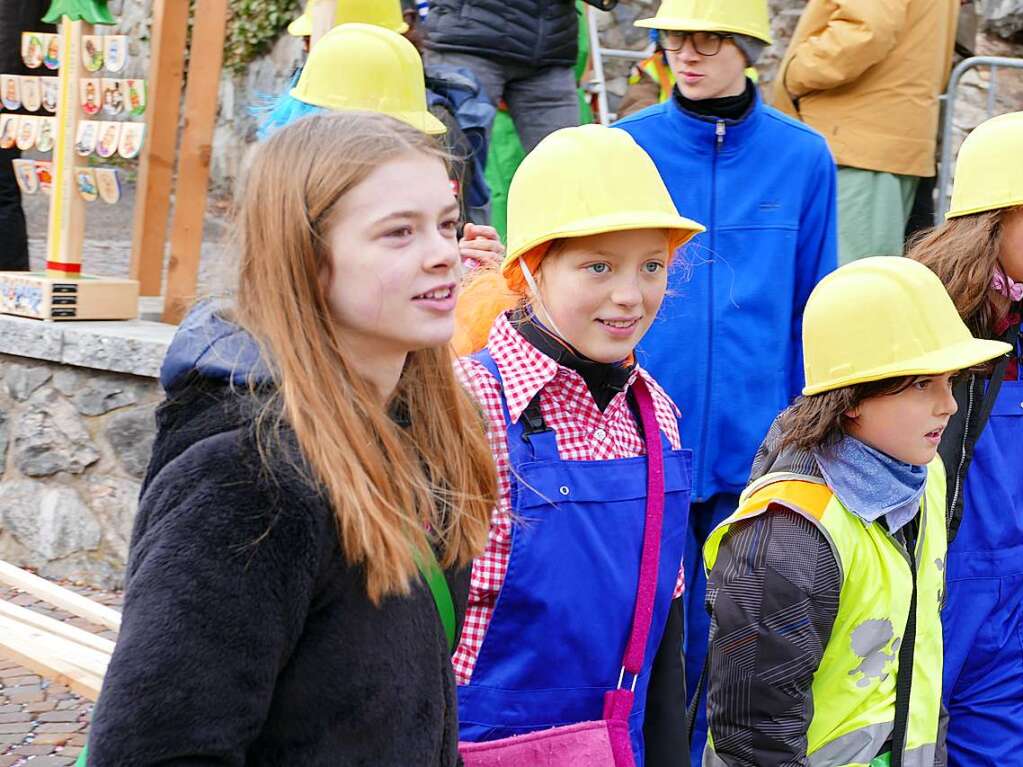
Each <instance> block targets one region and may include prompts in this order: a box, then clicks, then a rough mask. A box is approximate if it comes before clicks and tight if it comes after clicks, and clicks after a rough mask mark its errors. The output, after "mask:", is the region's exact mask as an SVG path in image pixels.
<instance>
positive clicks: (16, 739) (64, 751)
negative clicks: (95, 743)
mask: <svg viewBox="0 0 1023 767" xmlns="http://www.w3.org/2000/svg"><path fill="white" fill-rule="evenodd" d="M60 585H62V586H65V587H66V588H70V589H72V590H74V591H77V592H78V593H80V594H84V595H85V596H87V597H89V598H90V599H94V600H96V601H97V602H100V603H102V604H105V605H109V606H110V607H114V608H120V606H121V601H122V594H121V593H120V592H105V591H97V590H95V589H89V588H86V587H81V586H76V585H72V584H69V583H61V584H60ZM0 599H4V600H7V601H10V602H13V603H14V604H16V605H20V606H22V607H27V608H29V609H31V610H35V611H37V612H40V613H42V614H43V615H46V616H48V617H50V618H56V619H57V620H60V621H64V622H66V623H70V624H71V625H73V626H77V627H78V628H81V629H85V630H86V631H90V632H92V633H94V634H98V635H100V636H102V637H106V638H107V639H116V638H117V635H116V634H114V633H113V632H112V631H108V630H104V629H103V628H102V627H101V626H97V625H95V624H93V623H90V622H88V621H85V620H82V619H81V618H77V617H74V616H72V615H71V613H68V612H65V611H64V610H60V609H58V608H56V607H53V606H52V605H48V604H46V603H45V602H40V601H39V600H37V599H36V598H35V597H33V596H32V595H30V594H25V593H22V592H21V591H18V590H17V589H3V588H0ZM91 713H92V702H91V701H88V700H85V699H84V698H81V697H79V696H78V695H75V694H74V693H73V692H71V691H70V690H69V689H68V688H67V687H64V686H63V685H59V684H54V683H52V682H48V681H47V680H45V679H43V678H41V677H40V676H39V675H38V674H36V673H35V672H33V671H30V670H29V669H27V668H24V667H23V666H20V665H18V664H17V663H16V662H15V661H12V660H10V659H8V658H5V657H4V656H3V655H2V653H0V767H21V765H29V766H30V767H66V766H67V765H72V764H74V762H75V759H77V758H78V754H79V752H81V750H82V746H83V745H84V743H85V733H86V730H87V729H88V726H89V716H90V714H91Z"/></svg>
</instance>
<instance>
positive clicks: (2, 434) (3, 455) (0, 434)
mask: <svg viewBox="0 0 1023 767" xmlns="http://www.w3.org/2000/svg"><path fill="white" fill-rule="evenodd" d="M9 431H10V427H9V426H8V418H7V413H6V411H4V410H0V477H2V476H3V475H4V467H5V466H7V437H8V432H9Z"/></svg>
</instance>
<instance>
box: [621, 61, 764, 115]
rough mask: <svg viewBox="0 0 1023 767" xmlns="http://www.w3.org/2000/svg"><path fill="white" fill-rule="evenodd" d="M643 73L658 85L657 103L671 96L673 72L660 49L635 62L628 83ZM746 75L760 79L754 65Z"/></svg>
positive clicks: (633, 83) (632, 83) (754, 80)
mask: <svg viewBox="0 0 1023 767" xmlns="http://www.w3.org/2000/svg"><path fill="white" fill-rule="evenodd" d="M644 74H645V75H646V76H647V77H649V78H650V79H651V80H653V81H654V82H655V83H657V84H658V86H660V92H659V93H658V94H657V101H658V103H664V102H665V101H667V100H668V99H670V98H671V91H672V89H673V88H674V87H675V73H674V72H672V71H671V67H669V66H668V62H666V61H665V60H664V54H663V53H662V52H661V51H659V50H658V51H654V53H653V55H652V56H648V57H647V58H645V59H643V60H642V61H640V62H639V63H638V64H636V66H635V68H634V69H633V71H632V73H631V74H630V75H629V84H630V85H636V84H637V83H638V82H639V81H640V80H642V79H643V75H644ZM746 77H748V78H749V79H750V80H752V81H753V82H754V83H756V82H757V81H759V79H760V73H759V72H757V70H756V68H755V67H749V68H748V69H747V70H746Z"/></svg>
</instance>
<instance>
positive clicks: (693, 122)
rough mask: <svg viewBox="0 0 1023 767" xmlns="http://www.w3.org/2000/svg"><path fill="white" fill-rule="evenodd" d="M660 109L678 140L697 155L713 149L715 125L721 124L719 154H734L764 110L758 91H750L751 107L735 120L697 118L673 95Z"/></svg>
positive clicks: (757, 123) (715, 142) (715, 141)
mask: <svg viewBox="0 0 1023 767" xmlns="http://www.w3.org/2000/svg"><path fill="white" fill-rule="evenodd" d="M660 106H661V108H662V109H663V110H664V111H665V113H666V114H667V116H668V119H669V120H670V121H671V124H672V125H673V126H674V128H675V130H676V132H677V133H678V135H679V137H680V138H681V140H682V141H683V142H685V143H687V144H689V145H690V146H692V147H693V148H694V149H695V150H697V151H700V152H706V151H708V150H713V149H714V147H715V146H716V145H717V141H718V130H719V129H718V123H723V124H724V131H725V133H724V136H723V138H722V141H721V149H720V152H721V153H722V154H731V153H733V152H738V151H739V149H741V148H742V145H743V144H744V143H745V142H747V141H749V140H750V137H751V136H752V135H753V133H754V132H755V131H756V130H757V128H758V126H759V125H760V121H761V120H762V119H763V117H764V112H765V111H766V109H767V107H766V106H765V105H764V102H763V100H762V99H761V98H760V92H759V89H755V90H754V95H753V104H752V105H751V106H750V108H749V111H748V112H747V113H746V115H745V117H742V118H741V119H739V120H727V119H717V118H713V117H707V116H704V115H698V114H696V113H694V112H690V111H688V110H686V109H684V108H683V107H682V106H681V105H680V104H679V103H678V99H676V98H674V96H673V97H672V98H670V99H668V100H667V101H666V102H664V103H663V104H661V105H660Z"/></svg>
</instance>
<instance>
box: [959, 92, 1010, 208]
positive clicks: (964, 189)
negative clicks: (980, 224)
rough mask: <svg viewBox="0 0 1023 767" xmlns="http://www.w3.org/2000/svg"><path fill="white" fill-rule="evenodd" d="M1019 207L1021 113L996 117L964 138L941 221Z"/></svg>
mask: <svg viewBox="0 0 1023 767" xmlns="http://www.w3.org/2000/svg"><path fill="white" fill-rule="evenodd" d="M1016 205H1023V112H1010V113H1009V114H1005V115H999V116H998V117H994V118H992V119H990V120H988V121H987V122H985V123H981V124H980V125H978V126H977V127H976V128H975V129H974V130H973V132H972V133H971V134H970V135H969V136H967V137H966V141H964V142H963V145H962V148H960V150H959V159H958V160H956V175H955V182H954V183H953V185H952V209H951V210H950V211H949V212H948V213H947V214H946V215H945V218H955V217H956V216H968V215H970V214H971V213H981V212H983V211H985V210H997V209H998V208H1012V207H1015V206H1016Z"/></svg>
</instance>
